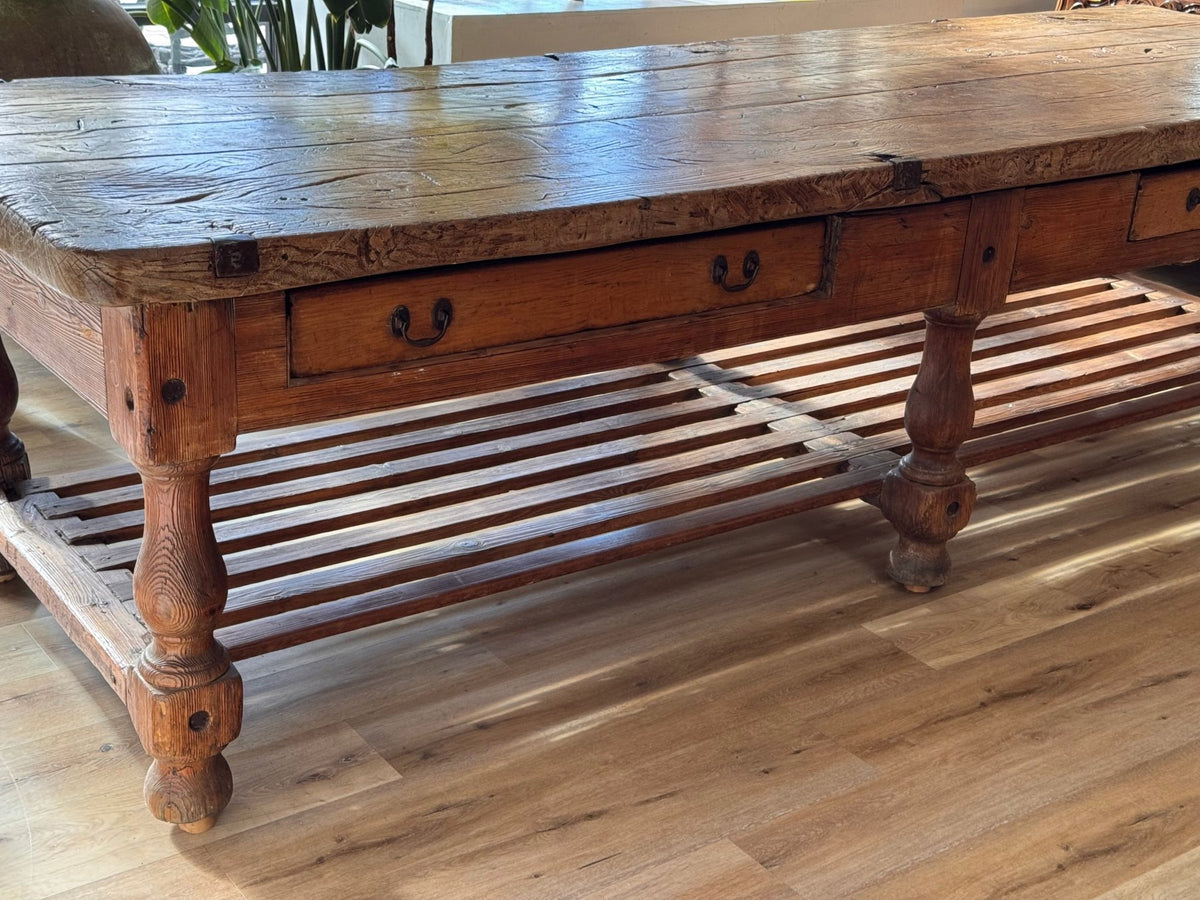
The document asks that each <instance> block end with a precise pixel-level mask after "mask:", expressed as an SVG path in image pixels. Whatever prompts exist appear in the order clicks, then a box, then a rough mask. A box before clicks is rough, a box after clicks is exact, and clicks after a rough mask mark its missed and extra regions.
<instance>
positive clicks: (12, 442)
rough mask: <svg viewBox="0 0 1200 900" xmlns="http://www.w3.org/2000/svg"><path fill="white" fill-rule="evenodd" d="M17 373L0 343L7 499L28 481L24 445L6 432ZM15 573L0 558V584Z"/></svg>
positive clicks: (1, 462)
mask: <svg viewBox="0 0 1200 900" xmlns="http://www.w3.org/2000/svg"><path fill="white" fill-rule="evenodd" d="M18 396H19V389H18V386H17V373H16V372H14V371H13V367H12V361H11V360H10V359H9V358H8V351H7V350H5V349H4V343H3V341H0V486H3V488H4V493H5V494H6V495H7V496H8V498H9V499H10V500H11V499H15V498H16V488H17V485H18V484H20V483H21V482H22V481H26V480H28V478H29V457H28V456H27V455H26V453H25V445H24V444H22V443H21V439H20V438H18V437H17V436H16V435H15V434H13V433H12V431H11V430H10V429H9V425H10V424H11V422H12V417H13V413H15V412H16V411H17V398H18ZM16 574H17V573H16V571H15V570H14V569H13V567H12V566H11V565H9V563H8V561H7V560H6V559H4V558H3V557H0V582H3V581H11V580H12V579H13V578H15V577H16Z"/></svg>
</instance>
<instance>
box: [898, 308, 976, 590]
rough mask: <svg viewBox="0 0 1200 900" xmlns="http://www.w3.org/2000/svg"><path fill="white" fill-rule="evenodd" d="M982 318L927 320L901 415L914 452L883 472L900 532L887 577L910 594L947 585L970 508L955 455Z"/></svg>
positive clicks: (967, 420) (965, 422) (970, 491)
mask: <svg viewBox="0 0 1200 900" xmlns="http://www.w3.org/2000/svg"><path fill="white" fill-rule="evenodd" d="M980 319H981V317H980V316H965V317H955V316H952V315H949V314H948V313H946V312H944V311H942V310H933V311H930V312H927V313H926V314H925V352H924V355H923V357H922V359H921V368H920V370H919V371H918V373H917V379H916V381H915V382H914V383H913V386H912V390H910V391H909V394H908V403H907V405H906V406H905V410H904V427H905V428H906V429H907V431H908V436H909V438H911V439H912V450H911V451H910V452H909V453H908V454H907V455H906V456H905V457H904V459H902V460H901V461H900V464H899V465H898V466H897V467H896V468H895V469H893V470H892V471H891V472H889V473H888V475H887V477H886V478H885V479H884V482H883V489H882V491H881V493H880V497H879V500H880V508H881V509H882V510H883V514H884V515H885V516H886V517H887V518H888V521H890V522H891V523H892V525H894V526H895V528H896V531H897V533H898V541H897V543H896V547H895V548H894V549H893V550H892V552H891V555H890V557H889V559H888V567H887V573H888V575H890V576H891V577H892V578H894V579H895V580H896V581H898V582H900V583H901V584H903V585H904V586H905V587H906V588H908V589H909V590H910V591H916V592H923V591H927V590H929V589H930V588H931V587H935V586H937V585H940V584H943V583H944V582H945V580H946V573H947V572H948V571H949V570H950V554H949V552H948V551H947V550H946V543H947V541H949V540H950V538H952V537H954V535H956V534H958V532H959V530H960V529H961V528H962V527H963V526H964V525H966V524H967V521H968V520H969V519H970V518H971V510H972V509H973V508H974V506H975V484H974V482H972V481H971V479H969V478H968V477H967V475H966V472H965V470H964V469H963V466H962V463H960V462H959V461H958V457H957V455H956V454H957V452H958V448H959V446H960V445H961V444H962V442H963V441H964V440H966V438H967V436H968V435H969V434H970V433H971V425H972V424H973V422H974V419H975V399H974V394H973V393H972V391H971V345H972V342H973V340H974V337H975V329H976V327H977V326H978V325H979V322H980Z"/></svg>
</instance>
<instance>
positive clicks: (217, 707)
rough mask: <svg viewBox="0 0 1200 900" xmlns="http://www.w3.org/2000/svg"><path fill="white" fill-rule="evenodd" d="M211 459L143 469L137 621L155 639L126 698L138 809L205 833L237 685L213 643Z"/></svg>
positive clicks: (220, 576) (226, 792)
mask: <svg viewBox="0 0 1200 900" xmlns="http://www.w3.org/2000/svg"><path fill="white" fill-rule="evenodd" d="M214 461H215V460H213V459H202V460H194V461H191V462H188V463H181V464H169V465H149V464H142V465H140V466H139V470H140V471H141V475H142V485H143V489H144V492H145V502H146V528H145V532H144V535H143V538H142V549H141V553H140V554H139V556H138V560H137V566H136V568H135V569H134V576H133V595H134V600H135V601H136V603H137V608H138V612H139V614H140V615H141V617H142V619H143V621H144V622H145V623H146V627H147V628H149V630H150V633H151V634H152V635H153V639H152V640H151V642H150V644H149V646H147V647H146V649H145V651H144V652H143V654H142V658H141V660H140V661H139V662H138V666H137V677H136V679H134V680H133V681H132V682H131V686H130V689H129V694H130V696H129V712H130V715H131V716H132V717H133V722H134V726H135V728H136V729H137V731H138V735H139V736H140V737H141V739H142V743H143V745H144V746H145V748H146V752H147V753H148V754H150V755H151V756H152V757H154V762H153V763H152V764H151V766H150V771H149V773H148V774H147V776H146V785H145V795H146V805H147V806H148V807H149V808H150V811H151V812H152V813H154V815H155V816H157V817H158V818H159V819H162V820H163V821H165V822H175V823H177V824H179V825H180V826H181V827H182V828H184V829H185V830H187V831H194V832H198V831H204V830H207V829H208V828H209V827H211V826H212V824H213V823H214V822H215V821H216V816H217V813H219V812H220V811H221V810H222V809H224V808H225V805H226V804H227V803H228V802H229V798H230V796H231V795H232V793H233V776H232V774H231V773H230V771H229V764H228V763H227V762H226V761H225V757H223V756H222V755H221V751H222V750H223V749H225V747H226V746H227V745H228V744H229V743H230V742H231V741H232V740H233V739H234V738H236V737H237V735H238V730H239V727H240V724H241V707H242V686H241V679H240V678H239V677H238V674H237V671H236V670H235V669H233V668H232V666H231V665H230V662H229V654H228V653H227V652H226V650H225V648H224V647H222V646H221V645H220V644H219V643H218V642H217V641H216V640H215V639H214V638H213V626H214V624H215V623H216V618H217V616H218V614H219V613H220V611H221V610H222V609H223V608H224V606H225V597H226V575H225V562H224V560H223V559H222V558H221V554H220V553H219V551H218V550H217V542H216V538H215V536H214V535H213V529H212V521H211V518H210V514H209V503H208V476H209V472H210V471H211V469H212V464H213V462H214Z"/></svg>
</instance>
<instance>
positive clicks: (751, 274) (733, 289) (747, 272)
mask: <svg viewBox="0 0 1200 900" xmlns="http://www.w3.org/2000/svg"><path fill="white" fill-rule="evenodd" d="M758 268H759V260H758V251H757V250H751V251H750V252H749V253H747V254H746V258H745V259H743V260H742V277H744V278H745V279H746V280H745V281H743V282H742V283H741V284H729V283H727V282H726V281H725V278H726V277H727V276H728V275H729V260H727V259H726V258H725V257H724V256H718V257H717V258H716V259H714V260H713V264H712V280H713V284H719V285H720V286H721V287H723V288H724V289H725V290H727V291H729V293H731V294H735V293H737V292H738V291H744V290H745V289H746V288H748V287H750V285H752V284H754V279H755V278H757V277H758Z"/></svg>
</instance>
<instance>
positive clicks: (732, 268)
mask: <svg viewBox="0 0 1200 900" xmlns="http://www.w3.org/2000/svg"><path fill="white" fill-rule="evenodd" d="M1197 59H1200V20H1198V19H1196V18H1194V17H1185V16H1179V15H1177V14H1173V13H1169V12H1164V11H1161V10H1156V9H1149V8H1124V9H1111V10H1095V11H1088V12H1083V13H1077V14H1037V15H1028V16H1017V17H1009V18H995V19H973V20H964V21H957V22H954V21H940V22H933V23H929V24H924V25H916V26H903V27H890V28H880V29H867V30H859V31H852V32H826V33H812V34H807V35H799V36H793V37H788V38H761V39H750V40H745V41H736V42H728V43H719V44H706V45H693V46H684V47H661V48H652V49H640V50H633V51H612V52H603V53H595V54H585V55H579V56H574V57H564V58H561V59H548V58H531V59H521V60H510V61H505V62H499V63H497V62H488V63H482V64H467V65H462V66H455V67H447V68H442V69H436V70H423V71H396V72H355V73H339V74H336V75H325V74H301V75H294V76H271V77H267V78H251V77H239V78H232V77H231V78H218V77H212V78H133V79H111V78H110V79H88V80H47V81H42V82H28V83H20V82H18V83H13V84H8V85H2V86H0V279H2V283H3V291H2V293H0V327H3V329H4V331H5V332H6V333H7V334H8V335H10V336H11V338H13V339H15V340H17V341H18V342H20V343H21V344H22V345H23V346H25V347H26V348H27V349H28V350H29V351H30V352H31V353H32V354H33V355H34V356H36V357H37V358H38V359H40V360H41V361H42V362H43V363H45V364H46V365H47V366H48V367H49V368H50V369H52V370H53V371H54V372H56V373H57V374H58V375H60V376H61V377H62V379H63V380H64V381H66V382H67V383H68V384H69V385H70V386H71V387H72V388H73V389H75V390H76V391H77V392H79V393H80V394H81V395H82V396H83V397H85V398H87V399H88V400H89V401H90V402H91V403H92V404H93V405H94V406H95V407H96V408H97V409H99V410H100V411H101V412H103V413H104V414H105V415H106V416H107V417H108V419H109V421H110V423H111V427H112V431H113V434H114V435H115V437H116V438H117V440H118V441H119V442H120V443H121V445H122V446H123V447H124V448H125V450H126V451H127V453H128V455H129V458H130V460H131V462H132V464H133V468H121V467H119V468H117V469H109V470H101V471H96V472H89V473H83V474H80V475H79V476H75V477H71V478H60V479H34V480H28V475H29V470H28V463H27V460H26V456H25V453H24V449H23V447H22V445H21V443H20V442H19V440H18V439H17V438H16V437H15V436H13V435H12V434H11V433H10V432H9V431H8V427H7V425H8V423H9V421H10V420H11V416H12V413H13V411H14V409H15V406H16V402H17V389H16V383H15V378H14V377H13V375H12V370H11V366H9V365H8V364H7V359H5V360H4V362H5V364H4V366H3V367H0V376H3V377H0V398H2V401H0V422H3V430H2V431H0V446H2V454H0V455H2V461H3V463H2V467H0V474H2V477H3V481H4V484H5V486H6V489H7V492H8V494H9V498H10V502H9V503H7V504H5V505H4V506H3V507H2V508H0V549H3V552H4V554H5V556H6V557H7V558H8V559H9V560H10V561H11V562H12V564H13V565H14V566H15V568H16V571H17V572H18V573H19V574H20V575H21V576H22V577H23V578H24V579H25V580H26V581H27V582H28V583H29V585H30V586H31V587H32V588H33V589H34V590H35V591H36V592H37V593H38V595H39V596H40V597H41V599H42V600H43V602H44V603H45V604H46V605H47V606H48V607H49V608H50V609H51V611H52V612H53V613H54V615H55V616H56V617H57V618H58V620H59V621H60V622H61V623H62V624H63V626H64V628H65V629H66V630H67V632H68V633H69V634H70V636H71V637H72V639H73V640H74V641H75V642H76V643H77V644H78V645H79V646H80V647H81V648H82V649H83V650H84V652H85V653H87V655H88V656H89V657H90V659H91V660H92V661H93V662H94V663H95V664H96V666H97V667H98V668H99V669H100V670H101V671H102V672H103V673H104V674H105V675H106V677H107V678H108V679H109V680H110V681H111V683H112V685H113V687H114V689H115V690H116V691H117V692H118V693H119V695H120V696H121V697H122V698H123V699H124V700H125V702H126V704H127V706H128V708H129V711H130V715H131V717H132V720H133V725H134V727H135V729H136V730H137V733H138V735H139V736H140V738H141V740H142V743H143V745H144V747H145V749H146V751H147V753H148V754H149V755H150V756H151V757H153V763H152V765H151V768H150V772H149V775H148V777H147V782H146V798H147V802H148V804H149V806H150V809H151V811H152V812H153V813H154V815H156V816H157V817H159V818H160V819H163V820H165V821H168V822H174V823H178V824H180V825H181V826H182V827H184V828H185V829H187V830H192V831H200V830H203V829H204V828H207V827H209V826H211V825H212V823H213V821H214V819H215V816H216V815H217V813H218V812H219V811H220V810H221V809H222V808H223V807H224V806H225V804H226V803H227V802H228V800H229V798H230V795H231V792H232V779H231V776H230V771H229V767H228V765H227V764H226V763H225V760H224V758H223V757H222V756H221V751H222V750H223V749H224V747H225V746H226V745H227V744H229V743H230V742H231V741H232V740H233V739H234V738H235V737H236V736H237V734H238V731H239V728H240V720H241V706H242V696H241V682H240V679H239V677H238V674H237V670H236V668H235V667H234V666H233V665H232V664H231V659H238V658H242V657H245V656H249V655H252V654H255V653H261V652H267V651H269V650H273V649H276V648H278V647H283V646H288V645H290V644H294V643H298V642H300V641H304V640H310V639H313V638H316V637H321V636H323V635H327V634H333V633H336V632H338V631H344V630H347V629H350V628H354V627H359V626H362V625H367V624H372V623H375V622H379V621H383V620H386V619H390V618H395V617H398V616H402V615H407V614H410V613H413V612H419V611H421V610H426V609H430V608H433V607H436V606H441V605H445V604H447V603H452V602H456V601H459V600H463V599H468V598H471V597H477V596H481V595H483V594H485V593H488V592H489V591H494V590H497V589H501V588H506V587H512V586H515V585H520V584H526V583H529V582H530V581H532V580H533V579H536V578H542V577H547V576H549V575H554V574H558V573H562V572H566V571H573V570H577V569H579V568H582V567H584V566H589V565H596V564H599V563H603V562H606V561H609V560H612V559H618V558H621V557H623V556H629V555H631V554H633V553H638V552H644V551H645V550H648V549H653V548H656V547H662V546H667V545H670V544H673V543H677V542H679V541H682V540H686V539H689V538H692V537H696V536H700V535H706V534H713V533H718V532H721V531H723V530H725V529H727V528H730V527H735V526H737V525H741V524H745V523H748V522H753V521H759V520H762V519H764V518H768V517H770V516H776V515H782V514H784V513H788V512H793V511H796V510H800V509H805V508H810V507H813V506H816V505H819V504H822V503H829V502H833V501H836V500H841V499H845V498H849V497H856V496H864V497H868V498H874V499H875V500H876V502H878V503H879V504H880V506H881V508H882V510H883V512H884V514H885V515H886V516H887V517H888V518H889V520H891V522H892V523H893V524H894V525H895V527H896V529H897V531H898V533H899V539H898V543H897V546H896V549H895V550H894V551H893V553H892V556H891V560H890V563H889V573H890V574H891V575H892V577H893V578H895V579H897V580H898V581H900V582H901V583H903V584H905V585H906V586H908V587H910V588H911V589H914V590H927V589H929V588H930V587H932V586H935V585H938V584H940V583H942V582H943V580H944V578H945V575H946V571H947V569H948V566H949V559H948V557H947V554H946V543H947V541H948V540H949V539H950V538H951V537H952V536H953V535H954V534H955V533H956V532H957V531H958V530H959V529H960V528H961V527H962V526H963V525H965V524H966V522H967V520H968V518H969V517H970V513H971V508H972V504H973V502H974V496H975V491H974V486H973V484H972V483H971V481H970V480H969V479H968V478H967V477H966V475H965V474H964V467H963V459H968V460H971V461H974V460H978V459H985V458H989V457H994V456H997V455H1002V454H1003V453H1007V452H1012V451H1014V450H1016V449H1021V448H1024V447H1029V446H1036V445H1038V444H1039V443H1045V442H1047V441H1050V440H1057V439H1061V438H1063V437H1064V436H1070V435H1076V434H1081V433H1087V432H1088V431H1089V430H1095V429H1096V428H1100V427H1106V426H1108V425H1111V424H1113V423H1115V422H1120V421H1128V420H1130V419H1135V418H1141V417H1144V416H1147V415H1153V414H1155V413H1157V412H1162V411H1166V410H1168V409H1178V408H1181V407H1186V406H1190V405H1194V404H1195V403H1196V401H1197V399H1198V398H1200V389H1198V388H1197V386H1196V385H1197V381H1198V380H1200V376H1198V374H1197V371H1196V370H1197V369H1198V368H1200V354H1197V352H1196V351H1197V349H1200V348H1198V347H1197V343H1198V339H1197V337H1196V335H1197V331H1198V327H1197V326H1198V324H1200V322H1198V319H1197V312H1196V310H1195V309H1193V308H1191V307H1190V306H1188V305H1186V304H1183V305H1180V304H1174V305H1172V302H1170V301H1169V299H1168V300H1164V299H1163V298H1162V297H1160V296H1157V295H1153V294H1152V293H1147V292H1144V291H1142V292H1140V293H1139V292H1138V291H1136V290H1131V289H1129V288H1128V286H1124V285H1122V284H1120V283H1117V284H1115V285H1114V284H1110V283H1108V282H1104V283H1103V284H1101V283H1098V282H1085V283H1083V284H1082V285H1076V286H1073V287H1071V288H1067V289H1063V290H1062V291H1058V292H1057V293H1054V292H1050V293H1047V292H1046V291H1045V290H1043V289H1045V288H1047V287H1048V286H1052V285H1056V284H1059V283H1061V282H1064V281H1068V280H1071V279H1080V278H1088V277H1091V276H1094V275H1097V274H1099V273H1105V272H1110V271H1119V270H1124V269H1129V268H1133V267H1140V266H1146V265H1150V264H1159V263H1167V262H1172V261H1181V260H1187V259H1192V258H1195V257H1197V256H1200V237H1198V232H1197V229H1198V228H1200V212H1195V209H1196V207H1197V206H1198V205H1200V169H1198V168H1197V163H1198V162H1200V109H1198V108H1197V101H1196V99H1195V98H1196V97H1197V96H1200V66H1198V65H1197V63H1196V60H1197ZM1013 291H1017V292H1024V293H1017V294H1012V295H1010V292H1013ZM1131 297H1136V299H1137V303H1136V304H1134V305H1130V304H1131V303H1133V301H1132V300H1130V298H1131ZM1121 298H1124V300H1123V301H1122V300H1121ZM1123 303H1124V305H1122V304H1123ZM921 311H924V319H925V331H924V338H923V346H924V350H923V357H921V361H920V370H919V374H917V376H916V381H915V385H914V386H913V388H912V391H911V393H910V394H909V396H908V400H907V411H906V412H905V415H904V423H905V425H906V426H907V432H908V436H907V437H906V436H905V435H904V433H903V432H902V431H901V430H900V426H899V415H900V410H901V406H902V402H901V397H902V389H901V388H900V387H899V385H900V384H901V383H904V384H907V383H908V382H909V381H910V379H911V378H912V373H913V372H914V371H915V369H916V362H917V359H918V357H919V356H920V349H921V345H922V336H921V331H920V312H921ZM913 313H916V314H917V316H916V317H915V318H914V317H913V315H911V314H913ZM989 313H993V314H994V315H993V319H992V322H993V323H995V324H993V325H992V326H991V327H992V329H993V330H992V331H988V332H984V333H983V334H984V337H982V338H981V340H980V342H979V346H978V347H977V348H976V349H977V355H978V356H979V357H980V360H981V362H980V363H979V365H978V366H977V368H978V369H980V370H981V371H982V372H984V373H986V374H985V375H984V376H981V377H986V378H989V379H990V378H993V377H996V378H999V377H1001V376H1003V377H1004V378H1009V379H1010V382H1011V384H1010V382H1004V384H1010V386H1009V387H1002V388H1001V387H995V385H999V384H1001V382H999V381H996V382H993V381H987V382H986V386H987V389H986V393H987V394H988V396H989V397H990V398H991V401H992V404H993V405H992V406H990V407H989V408H988V409H987V410H985V411H984V412H982V413H981V416H980V418H981V419H982V420H983V423H982V425H980V424H979V423H977V424H976V430H975V432H974V435H975V438H976V439H973V440H972V441H971V443H970V444H968V445H967V448H966V450H965V452H964V453H961V454H960V453H958V450H959V447H960V445H962V444H963V442H964V440H966V439H967V438H968V437H970V436H972V434H973V433H972V419H973V411H974V401H973V398H972V385H971V373H970V360H971V353H972V345H973V338H974V335H975V333H976V329H977V327H978V326H979V324H980V322H981V320H983V318H984V317H985V316H986V315H988V314H989ZM1118 313H1119V316H1124V317H1125V318H1121V319H1120V321H1119V322H1118V324H1117V325H1113V324H1112V323H1113V322H1116V321H1117V319H1118V318H1119V316H1118ZM860 323H878V324H871V325H862V324H860ZM1105 323H1108V324H1105ZM1114 328H1115V329H1116V330H1111V329H1114ZM815 329H823V330H822V331H820V332H819V333H818V334H816V336H809V337H805V338H793V337H790V336H792V335H801V334H804V333H807V332H811V331H814V330H815ZM1105 329H1109V330H1105ZM750 341H758V342H762V341H767V342H768V343H765V344H760V345H757V346H755V347H751V348H749V349H742V350H731V351H720V352H716V353H710V354H708V355H707V356H702V357H696V356H693V354H697V353H700V352H702V351H707V350H710V349H712V348H724V347H734V346H736V345H739V344H745V343H746V342H750ZM1052 341H1053V347H1054V349H1053V350H1052V351H1051V350H1047V349H1046V348H1047V347H1049V346H1051V342H1052ZM785 345H786V347H787V348H788V349H787V350H786V356H785V358H781V357H780V356H779V352H777V351H778V349H779V348H780V347H783V346H785ZM1001 353H1003V354H1006V355H1000V354H1001ZM655 360H676V362H667V363H654V362H653V361H655ZM764 360H774V362H773V363H772V364H773V365H774V366H775V368H774V369H773V370H772V371H771V372H770V373H767V372H766V371H765V370H764V369H763V368H762V367H763V366H764V365H767V363H765V362H764ZM889 366H890V368H889ZM620 367H625V368H620ZM831 367H832V368H837V367H840V368H838V369H837V370H838V371H839V372H842V373H843V374H841V375H838V376H837V377H833V376H829V375H826V374H822V373H825V372H828V371H831V370H832V369H831ZM768 376H769V377H768ZM780 379H782V380H780ZM806 379H807V380H806ZM1012 379H1015V380H1012ZM772 385H775V386H777V385H785V387H782V388H778V389H775V388H773V387H772ZM1089 386H1090V388H1089ZM1089 389H1090V393H1088V391H1089ZM872 391H874V393H872ZM480 392H490V393H486V394H485V395H483V396H473V395H476V394H479V393H480ZM822 392H823V393H822ZM1085 394H1086V395H1087V396H1086V397H1085ZM818 395H820V396H821V397H823V398H824V399H822V400H820V401H819V402H818V401H817V400H814V399H813V398H814V397H816V396H818ZM1116 401H1120V402H1116ZM1047 410H1052V412H1050V413H1047ZM352 414H353V415H359V414H366V415H365V416H364V415H360V417H358V418H351V419H343V420H339V421H336V422H332V423H326V424H320V425H317V426H315V427H314V428H311V429H307V430H300V431H297V430H294V429H293V430H288V431H282V432H279V431H270V430H269V429H273V428H277V427H279V426H295V425H301V424H305V423H318V422H323V421H325V420H328V419H331V418H333V417H340V416H349V415H352ZM250 432H261V433H260V434H249V435H248V433H250ZM239 435H248V436H246V437H243V438H242V439H241V440H240V441H239V440H238V436H239ZM910 445H911V450H909V447H910ZM905 451H909V452H907V453H906V455H904V456H903V458H902V459H900V457H899V455H898V454H902V453H905ZM897 459H900V461H899V463H898V464H895V461H896V460H897ZM614 460H615V461H616V462H615V463H614ZM617 464H619V465H617ZM613 465H617V467H616V468H612V467H611V466H613ZM547 473H549V474H547ZM210 480H211V486H210ZM214 523H215V524H214ZM135 560H136V565H135ZM797 600H798V602H801V601H800V598H797ZM214 631H215V636H214Z"/></svg>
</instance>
